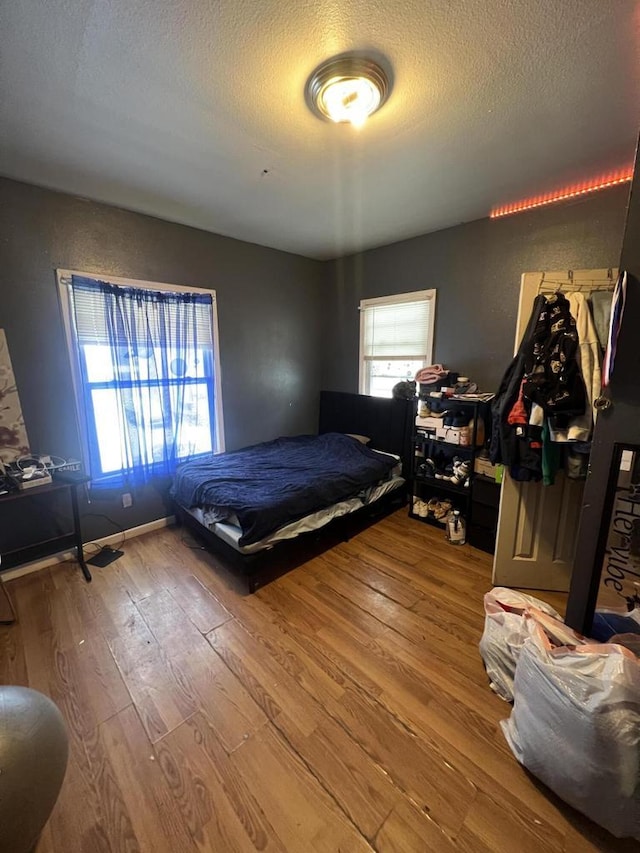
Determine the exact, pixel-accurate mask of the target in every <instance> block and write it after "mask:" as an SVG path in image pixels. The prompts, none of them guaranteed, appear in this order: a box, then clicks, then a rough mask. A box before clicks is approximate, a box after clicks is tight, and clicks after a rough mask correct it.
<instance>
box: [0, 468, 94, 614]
mask: <svg viewBox="0 0 640 853" xmlns="http://www.w3.org/2000/svg"><path fill="white" fill-rule="evenodd" d="M88 482H89V477H87V476H85V475H84V474H80V473H76V472H71V471H69V472H60V473H55V474H54V476H53V482H52V483H50V484H48V485H46V486H34V487H33V488H31V489H25V490H24V491H16V492H9V494H6V495H2V496H0V519H1V518H2V514H3V509H4V508H5V506H6V505H7V504H8V503H13V502H15V501H22V502H23V504H24V507H25V511H26V510H27V508H28V501H29V499H30V498H31V499H33V498H43V497H44V498H48V497H51V498H53V497H54V496H55V495H57V494H60V493H61V492H65V491H67V492H68V493H69V497H70V500H71V513H72V517H73V530H72V531H70V532H69V533H65V534H62V535H59V536H54V537H51V538H47V539H41V540H39V541H36V542H33V543H32V544H30V545H25V546H23V547H20V548H14V549H12V550H9V551H5V552H3V553H2V555H1V556H2V562H1V563H0V570H5V569H13V568H15V567H16V566H21V565H22V564H23V563H28V562H30V561H31V560H38V559H40V558H41V557H49V556H52V555H53V554H59V553H60V552H61V551H67V550H69V548H75V550H76V555H77V560H78V563H79V564H80V568H81V569H82V574H83V575H84V577H85V580H87V581H90V580H91V572H90V571H89V569H88V567H87V564H86V563H85V560H84V551H83V544H82V531H81V527H80V509H79V506H78V488H79V487H80V486H83V485H84V484H85V483H88ZM47 503H48V501H47V500H44V501H42V500H40V501H39V504H38V511H39V512H40V513H42V512H46V508H47ZM0 588H2V593H3V594H4V596H5V597H6V598H7V600H9V599H8V596H7V592H6V590H5V589H4V586H3V584H1V583H0ZM9 606H10V608H11V610H12V611H13V608H12V607H11V602H10V601H9ZM11 621H15V617H14V618H13V619H4V618H2V617H0V622H4V623H8V622H11Z"/></svg>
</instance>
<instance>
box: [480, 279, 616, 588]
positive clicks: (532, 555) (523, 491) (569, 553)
mask: <svg viewBox="0 0 640 853" xmlns="http://www.w3.org/2000/svg"><path fill="white" fill-rule="evenodd" d="M616 276H617V270H575V271H573V273H572V274H571V277H570V274H569V272H568V271H567V270H563V271H561V272H545V273H544V278H543V273H542V272H536V273H525V274H524V275H523V276H522V282H521V286H520V302H519V305H518V320H517V324H516V343H515V350H516V351H517V349H518V347H519V345H520V340H521V339H522V335H523V334H524V331H525V329H526V327H527V323H528V321H529V317H530V315H531V311H532V308H533V303H534V301H535V299H536V296H537V295H538V293H539V292H540V287H541V283H542V284H543V286H544V287H547V284H548V283H549V282H551V283H552V286H551V289H556V290H558V289H561V290H562V291H563V292H567V291H570V290H572V289H580V290H584V289H585V288H588V286H589V284H592V285H600V286H601V285H602V284H603V283H606V282H608V281H611V282H612V287H613V281H615V278H616ZM583 491H584V482H583V481H581V480H570V479H569V478H567V477H565V476H564V475H563V474H559V475H558V476H557V477H556V482H555V485H553V486H543V485H542V483H517V482H515V481H514V480H512V479H511V477H510V476H509V474H508V473H507V472H505V476H504V482H503V484H502V493H501V496H500V515H499V519H498V536H497V540H496V552H495V556H494V561H493V583H494V584H495V585H497V586H512V587H521V588H524V589H548V590H559V591H562V592H566V591H568V589H569V584H570V582H571V573H572V571H573V561H574V555H575V549H576V532H577V529H578V523H579V520H580V512H581V509H582V495H583Z"/></svg>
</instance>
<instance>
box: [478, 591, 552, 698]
mask: <svg viewBox="0 0 640 853" xmlns="http://www.w3.org/2000/svg"><path fill="white" fill-rule="evenodd" d="M532 607H533V608H536V610H538V611H542V612H543V613H548V614H549V615H550V616H553V617H554V618H555V619H558V620H559V619H560V616H559V614H558V613H557V612H556V611H555V610H554V609H553V607H550V606H549V605H548V604H545V602H544V601H539V600H538V599H537V598H534V597H533V596H532V595H525V594H524V593H522V592H516V591H515V590H513V589H507V588H506V587H502V586H497V587H494V589H492V590H491V592H488V593H487V594H486V595H485V597H484V612H485V620H484V632H483V634H482V639H481V640H480V654H481V655H482V659H483V661H484V665H485V668H486V670H487V675H488V676H489V682H490V685H491V689H492V690H494V691H495V692H496V693H497V694H498V696H501V697H502V698H503V699H506V700H507V702H511V701H512V699H513V678H514V675H515V671H516V662H517V660H518V656H519V654H520V649H521V648H522V646H523V644H524V641H525V640H526V639H527V637H528V636H529V634H530V632H531V628H530V626H529V625H528V624H527V621H526V618H525V617H526V613H527V610H529V609H530V608H532Z"/></svg>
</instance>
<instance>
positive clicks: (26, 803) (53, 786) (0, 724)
mask: <svg viewBox="0 0 640 853" xmlns="http://www.w3.org/2000/svg"><path fill="white" fill-rule="evenodd" d="M67 755H68V745H67V731H66V728H65V724H64V720H63V719H62V714H61V713H60V711H59V710H58V709H57V707H56V706H55V705H54V704H53V702H52V701H51V699H49V698H47V697H46V696H43V695H42V693H38V692H37V691H36V690H29V689H28V688H27V687H0V853H28V851H30V850H32V849H33V848H34V846H35V845H36V843H37V841H38V838H39V836H40V833H41V832H42V829H43V827H44V825H45V823H46V822H47V820H48V819H49V815H50V814H51V812H52V810H53V807H54V805H55V804H56V800H57V799H58V794H59V792H60V788H61V786H62V780H63V779H64V774H65V770H66V768H67Z"/></svg>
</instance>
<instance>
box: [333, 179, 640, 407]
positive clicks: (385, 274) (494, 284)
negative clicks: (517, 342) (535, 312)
mask: <svg viewBox="0 0 640 853" xmlns="http://www.w3.org/2000/svg"><path fill="white" fill-rule="evenodd" d="M628 195H629V186H628V185H622V186H620V187H615V188H612V189H609V190H605V191H603V192H600V193H596V194H594V195H593V196H590V197H585V198H584V199H582V200H580V201H577V202H574V203H565V204H559V205H553V206H549V207H545V208H541V209H539V210H536V211H531V212H528V213H521V214H517V215H514V216H509V217H505V218H504V219H496V220H490V219H480V220H477V221H475V222H469V223H465V224H463V225H458V226H456V227H455V228H448V229H446V230H444V231H438V232H435V233H433V234H426V235H424V236H422V237H415V238H413V239H411V240H404V241H402V242H400V243H394V244H392V245H390V246H384V247H382V248H379V249H372V250H370V251H367V252H363V253H361V254H358V255H351V256H349V257H347V258H343V259H340V260H337V261H333V262H331V263H330V264H329V265H328V266H329V273H328V281H327V296H326V300H325V310H326V318H325V319H326V324H327V325H326V329H327V340H328V341H330V344H329V346H328V348H327V352H326V353H325V360H324V373H323V387H324V388H327V389H328V390H332V391H357V390H358V346H359V315H358V303H359V301H360V300H361V299H367V298H371V297H375V296H387V295H390V294H393V293H403V292H405V291H411V290H422V289H426V288H433V287H435V288H436V289H437V291H438V294H437V309H436V328H435V349H434V361H436V362H443V363H444V364H445V365H447V366H448V367H450V368H451V369H455V370H457V371H459V372H460V373H463V374H464V375H466V376H470V377H472V378H473V379H474V380H475V381H477V382H478V383H479V384H480V385H481V386H482V387H483V388H485V389H487V390H495V389H496V388H497V386H498V383H499V381H500V378H501V376H502V374H503V373H504V371H505V369H506V367H507V365H508V363H509V361H510V359H511V356H512V354H513V341H514V334H515V323H516V314H517V308H518V294H519V290H520V276H521V274H522V273H523V272H531V271H535V270H544V269H548V270H551V269H591V268H599V267H610V266H617V265H618V262H619V259H620V248H621V245H622V234H623V230H624V223H625V215H626V207H627V201H628Z"/></svg>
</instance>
